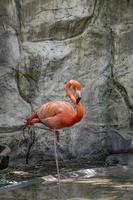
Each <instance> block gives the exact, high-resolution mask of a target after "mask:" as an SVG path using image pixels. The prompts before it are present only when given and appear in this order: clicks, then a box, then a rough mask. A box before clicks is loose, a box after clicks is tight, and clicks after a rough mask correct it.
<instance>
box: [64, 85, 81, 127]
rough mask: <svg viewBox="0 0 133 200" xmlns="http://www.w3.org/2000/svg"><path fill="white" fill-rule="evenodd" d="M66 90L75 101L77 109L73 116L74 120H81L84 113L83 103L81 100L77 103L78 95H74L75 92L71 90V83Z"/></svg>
mask: <svg viewBox="0 0 133 200" xmlns="http://www.w3.org/2000/svg"><path fill="white" fill-rule="evenodd" d="M65 90H66V94H67V96H68V97H69V98H70V99H71V100H72V102H73V103H74V105H75V107H76V111H75V114H74V116H73V120H72V121H74V123H75V122H78V121H80V120H81V119H82V118H83V115H84V109H83V106H82V104H81V103H80V102H79V103H78V104H76V97H75V96H74V94H73V93H72V91H71V84H70V83H68V84H67V85H66V87H65Z"/></svg>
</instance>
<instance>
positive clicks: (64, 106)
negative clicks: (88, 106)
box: [37, 101, 75, 129]
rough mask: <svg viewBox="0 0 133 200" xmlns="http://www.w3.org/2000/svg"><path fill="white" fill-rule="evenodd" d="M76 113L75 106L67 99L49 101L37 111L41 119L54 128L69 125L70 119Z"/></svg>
mask: <svg viewBox="0 0 133 200" xmlns="http://www.w3.org/2000/svg"><path fill="white" fill-rule="evenodd" d="M74 114H75V110H74V109H73V107H72V106H71V105H70V104H69V103H67V102H65V101H51V102H48V103H46V104H44V105H42V106H41V108H40V109H39V110H38V112H37V115H38V117H39V119H40V121H41V122H42V123H43V124H45V125H46V126H47V127H49V128H52V129H59V128H63V127H67V123H68V119H69V120H70V118H71V117H72V116H73V115H74Z"/></svg>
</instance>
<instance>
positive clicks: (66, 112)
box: [25, 80, 84, 177]
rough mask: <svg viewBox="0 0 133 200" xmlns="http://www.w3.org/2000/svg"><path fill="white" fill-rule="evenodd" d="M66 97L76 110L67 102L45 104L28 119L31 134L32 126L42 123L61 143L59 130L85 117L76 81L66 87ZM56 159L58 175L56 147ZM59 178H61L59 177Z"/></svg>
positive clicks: (70, 81) (26, 125)
mask: <svg viewBox="0 0 133 200" xmlns="http://www.w3.org/2000/svg"><path fill="white" fill-rule="evenodd" d="M65 91H66V95H67V96H68V97H69V98H70V99H71V101H72V102H73V104H74V108H73V106H72V105H71V104H69V103H68V102H66V101H50V102H48V103H46V104H43V105H42V106H41V107H40V108H39V109H38V111H37V112H35V113H33V114H32V115H31V116H30V117H28V119H27V121H26V124H25V128H26V127H27V128H28V130H29V131H28V132H29V134H32V129H31V128H32V126H33V125H34V124H36V123H41V124H43V125H45V126H47V127H48V128H49V129H50V130H51V131H52V132H53V133H54V134H55V136H56V137H55V138H56V141H59V134H60V133H59V129H62V128H65V127H71V126H73V125H74V124H75V123H78V122H79V121H80V120H81V119H82V118H83V116H84V109H83V106H82V104H81V102H80V100H81V85H80V83H79V82H78V81H76V80H69V81H68V82H67V83H66V85H65ZM54 144H56V143H54ZM54 146H55V158H56V166H57V173H58V175H59V168H58V162H57V153H56V145H54ZM58 177H59V176H58Z"/></svg>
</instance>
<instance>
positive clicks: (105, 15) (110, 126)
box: [0, 0, 133, 165]
mask: <svg viewBox="0 0 133 200" xmlns="http://www.w3.org/2000/svg"><path fill="white" fill-rule="evenodd" d="M132 8H133V4H132V1H127V0H122V1H121V2H116V1H115V0H112V1H107V0H105V1H101V0H96V1H92V0H89V1H86V0H83V1H81V0H78V1H76V0H73V1H69V2H68V1H67V0H65V1H62V3H61V1H58V0H56V1H55V0H51V1H43V0H41V1H39V3H38V2H37V3H36V1H35V0H29V1H10V2H9V1H4V0H2V1H1V3H0V11H1V15H0V24H1V26H0V43H1V46H0V68H1V70H0V93H1V98H0V137H1V138H4V139H2V140H1V143H0V144H1V145H9V146H12V147H13V153H12V154H11V162H12V164H13V165H15V163H16V165H17V164H18V163H19V162H20V161H19V160H21V161H22V160H23V162H25V161H24V156H25V154H26V148H27V145H28V143H27V142H26V141H28V139H29V137H28V136H26V134H27V133H25V137H26V140H25V139H24V138H23V134H22V132H23V131H22V125H23V124H24V121H25V118H26V117H27V116H28V115H30V114H31V112H33V111H35V110H36V109H37V108H38V107H40V105H41V104H43V103H46V102H47V101H49V100H53V99H56V100H59V99H60V100H64V99H65V100H67V101H69V100H68V99H67V98H66V94H65V92H64V84H65V82H66V81H67V80H69V79H77V80H78V81H80V82H81V84H82V103H83V105H84V107H85V116H84V119H83V120H82V121H81V122H80V123H79V124H77V125H75V126H74V127H72V128H69V129H65V130H62V131H61V141H60V144H59V146H58V151H59V157H60V159H66V158H69V157H70V155H71V156H72V157H78V158H81V157H88V159H90V158H94V159H98V157H99V158H100V159H101V157H102V158H103V159H105V157H106V155H107V154H108V152H111V151H119V152H120V151H122V152H126V151H129V150H131V149H132V135H133V100H132V99H133V92H132V86H133V79H132V73H133V67H132V66H133V43H132V40H133V28H132V24H133V12H132ZM35 132H36V139H35V143H34V145H33V147H32V149H31V154H30V158H31V162H35V163H36V162H37V160H39V159H44V160H45V159H48V158H49V159H54V158H53V137H54V136H52V134H51V133H50V132H49V131H48V130H47V129H45V127H42V126H36V128H35ZM12 135H14V137H19V142H20V144H23V145H21V148H20V145H18V143H17V141H18V140H14V137H13V138H12ZM118 135H119V136H120V137H119V136H118ZM14 141H16V142H14ZM22 141H25V142H24V143H23V142H22ZM21 142H22V143H21ZM13 144H14V145H13ZM14 149H15V150H14ZM17 159H18V160H17ZM36 159H37V160H36Z"/></svg>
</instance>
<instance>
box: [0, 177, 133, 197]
mask: <svg viewBox="0 0 133 200" xmlns="http://www.w3.org/2000/svg"><path fill="white" fill-rule="evenodd" d="M57 199H58V200H59V199H60V200H133V181H132V179H121V178H119V179H118V178H111V177H109V178H106V177H104V178H89V179H84V180H82V179H81V180H80V179H79V180H72V179H65V180H64V181H62V182H61V190H60V191H59V185H58V184H57V183H46V182H44V181H43V180H41V179H37V178H36V179H34V181H30V182H28V183H22V184H20V185H18V186H13V187H5V188H1V189H0V200H57Z"/></svg>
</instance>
